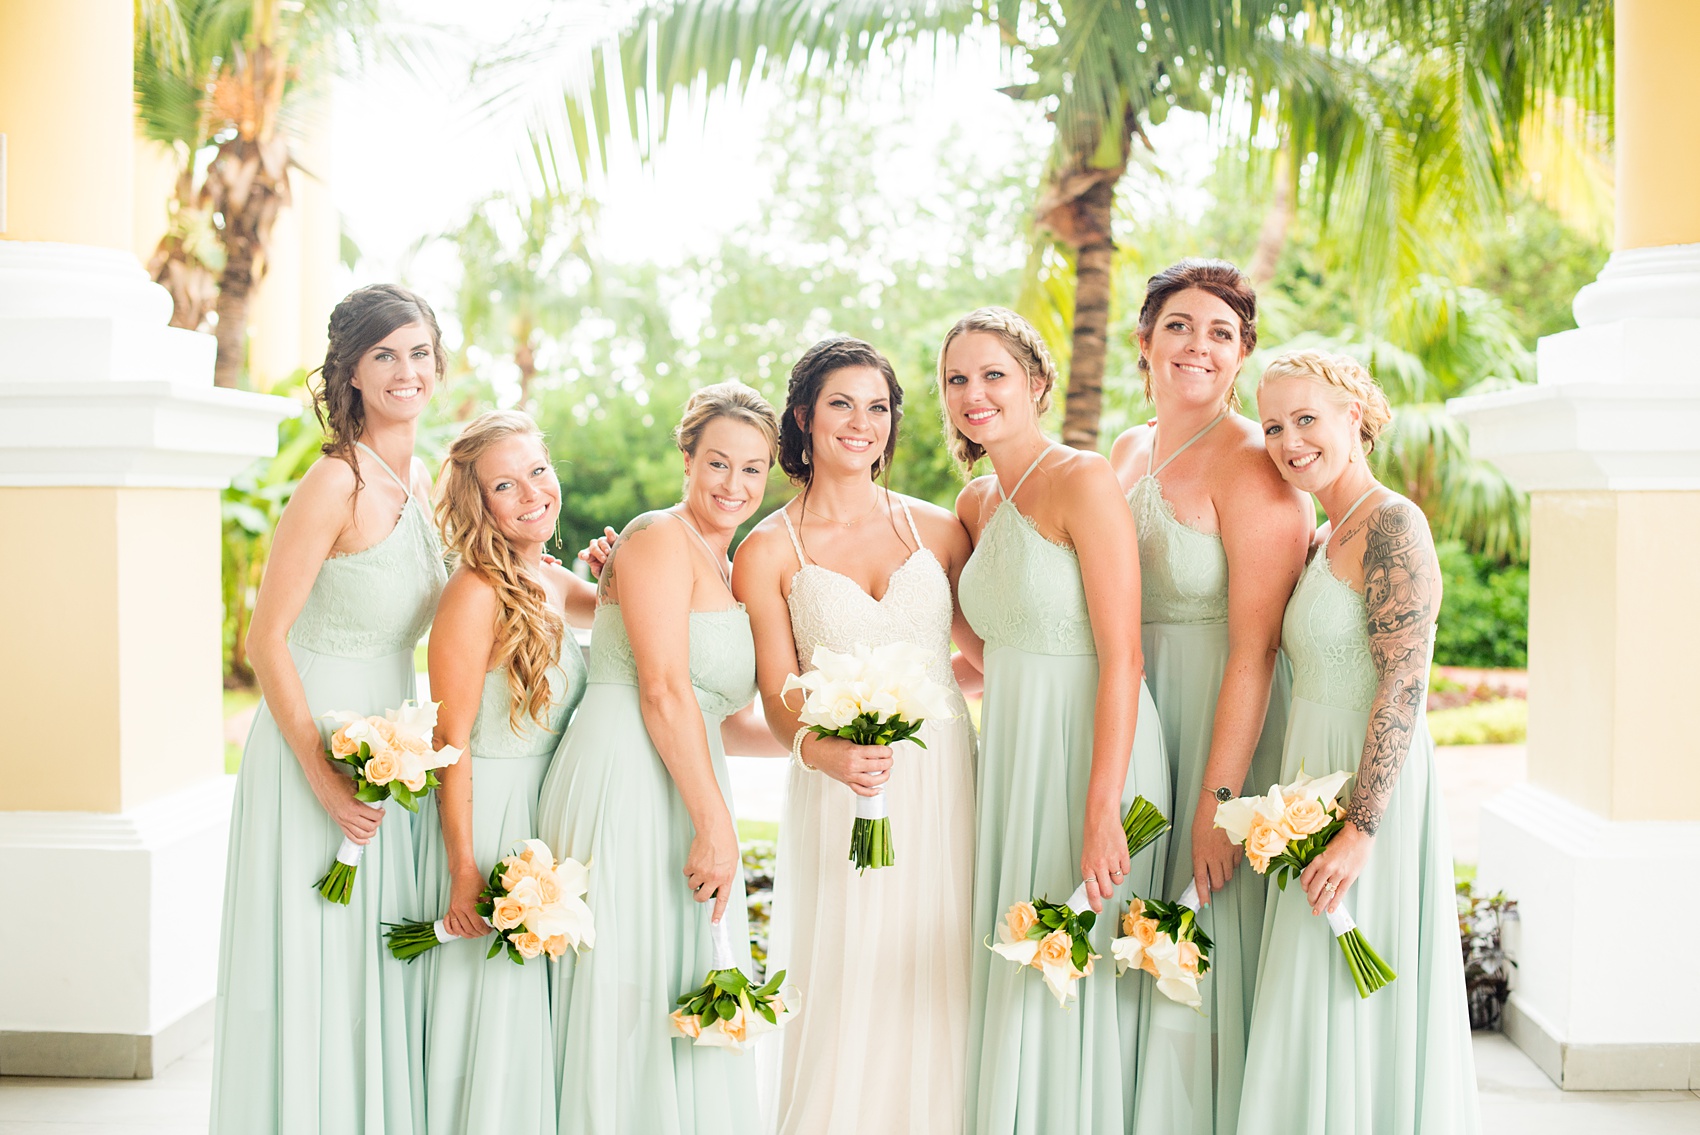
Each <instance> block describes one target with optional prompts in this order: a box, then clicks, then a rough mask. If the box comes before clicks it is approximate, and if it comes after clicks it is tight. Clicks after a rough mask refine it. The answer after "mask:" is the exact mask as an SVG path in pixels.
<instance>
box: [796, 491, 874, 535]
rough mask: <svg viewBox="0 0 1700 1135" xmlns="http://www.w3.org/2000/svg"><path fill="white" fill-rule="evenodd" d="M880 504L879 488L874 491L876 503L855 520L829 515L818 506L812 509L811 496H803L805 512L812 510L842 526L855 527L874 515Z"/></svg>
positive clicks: (829, 522) (825, 519)
mask: <svg viewBox="0 0 1700 1135" xmlns="http://www.w3.org/2000/svg"><path fill="white" fill-rule="evenodd" d="M879 506H880V493H879V490H877V489H876V490H875V491H874V503H873V504H871V505H869V506H868V511H866V512H864V513H863V514H862V515H861V516H858V517H857V518H856V519H855V520H840V519H838V518H837V517H836V516H828V515H827V514H826V513H824V512H822V511H821V510H820V509H818V508H817V509H810V508H809V498H808V496H807V495H806V494H805V495H804V497H803V511H804V512H805V513H808V512H811V511H812V512H813V513H814V514H815V515H816V516H818V517H820V518H821V519H822V520H824V521H826V522H827V523H828V524H837V525H839V526H840V527H842V528H854V527H855V526H856V525H858V524H860V523H862V521H864V520H866V519H867V518H868V517H870V516H872V515H873V514H874V509H876V508H878V507H879Z"/></svg>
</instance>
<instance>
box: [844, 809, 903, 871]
mask: <svg viewBox="0 0 1700 1135" xmlns="http://www.w3.org/2000/svg"><path fill="white" fill-rule="evenodd" d="M850 862H851V863H853V864H855V866H856V870H857V871H858V872H860V871H866V870H867V869H868V868H870V867H890V866H891V865H892V864H893V863H895V862H897V858H896V857H895V856H894V855H892V852H891V820H890V818H889V817H888V816H887V815H886V810H885V793H883V792H882V793H880V794H879V795H878V796H858V797H856V822H855V823H854V824H852V825H851V826H850Z"/></svg>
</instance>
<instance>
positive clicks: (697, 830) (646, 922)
mask: <svg viewBox="0 0 1700 1135" xmlns="http://www.w3.org/2000/svg"><path fill="white" fill-rule="evenodd" d="M675 436H676V437H677V439H678V442H679V447H680V449H681V450H682V451H683V453H684V455H685V469H686V491H685V499H684V500H683V501H682V502H681V503H680V504H678V505H676V506H674V507H673V508H671V509H668V510H665V511H660V512H650V513H645V514H644V515H642V516H640V517H638V518H637V519H636V520H634V521H632V522H631V524H629V525H628V526H627V527H626V530H625V532H624V533H622V534H621V536H620V538H619V540H618V541H617V542H616V544H615V545H614V549H613V551H612V552H611V553H610V555H609V557H608V560H607V563H606V565H605V566H604V567H603V570H602V583H601V588H602V591H601V599H602V602H601V605H600V606H599V607H598V608H597V610H596V614H595V622H594V624H593V627H592V630H591V640H590V641H591V646H590V684H589V686H588V688H587V689H586V691H585V695H584V700H583V702H581V703H580V705H579V709H578V713H577V715H576V716H575V717H574V718H573V722H572V724H571V726H570V727H569V728H568V729H567V733H566V736H565V737H564V738H563V739H562V741H561V746H560V749H559V750H558V751H557V752H556V754H555V761H554V764H553V765H552V766H551V767H550V769H549V774H548V776H547V778H546V779H545V780H544V783H543V796H542V802H541V805H540V808H539V813H540V822H539V830H540V834H541V836H542V838H543V839H544V840H545V841H546V842H547V843H548V844H549V846H550V847H552V848H554V849H555V851H556V854H558V855H570V856H572V857H573V858H575V859H577V860H579V861H580V862H582V863H585V864H587V865H588V866H589V867H590V893H589V895H588V896H587V901H588V902H589V903H590V907H591V910H592V911H593V912H594V914H595V918H596V946H595V948H594V949H591V950H588V951H585V952H584V953H583V954H580V955H578V956H574V955H572V954H570V953H569V954H568V955H567V956H565V957H563V958H562V959H561V960H560V962H559V963H556V964H557V969H556V972H555V974H554V981H553V1004H554V1030H555V1062H556V1085H557V1091H558V1099H559V1103H558V1123H559V1127H558V1130H559V1131H560V1132H561V1135H747V1133H753V1132H756V1131H757V1130H758V1128H759V1124H760V1120H759V1111H758V1104H757V1100H756V1078H755V1064H754V1061H755V1057H754V1055H753V1054H749V1053H737V1052H732V1051H728V1050H726V1049H723V1048H713V1047H708V1046H704V1045H695V1044H693V1043H692V1042H690V1041H688V1040H685V1039H683V1038H680V1037H678V1036H677V1035H676V1034H675V1032H674V1030H673V1028H672V1023H671V1021H670V1020H669V1015H670V1014H671V1013H672V1012H673V1010H674V1009H675V1008H677V1006H676V1004H675V999H676V998H677V997H678V996H679V995H680V994H681V993H684V992H686V991H688V990H691V989H694V988H696V987H697V986H699V985H701V984H702V981H703V979H704V977H705V976H706V975H707V973H708V971H709V969H710V962H711V959H712V952H711V946H710V937H709V935H710V931H709V924H710V920H711V919H713V920H716V921H718V920H721V919H724V921H725V925H726V927H727V929H728V937H729V938H730V940H731V943H732V952H733V957H734V961H735V962H736V964H737V966H738V968H740V969H742V970H743V971H744V972H745V973H746V974H751V973H752V972H753V971H752V969H751V962H750V949H749V941H750V940H749V929H748V924H747V921H746V915H745V909H744V884H743V873H742V867H741V861H740V856H739V850H738V837H737V831H736V827H735V823H734V820H733V813H732V805H731V785H730V782H729V780H728V777H727V770H726V757H725V751H724V746H723V743H722V733H721V730H722V723H723V722H724V721H725V720H726V718H727V717H728V715H730V714H733V713H734V712H736V711H738V710H740V709H741V708H743V707H744V706H746V705H748V704H749V703H750V701H751V699H752V698H753V697H754V694H755V646H754V642H753V640H752V639H751V635H750V623H749V618H748V616H746V615H745V614H744V610H743V608H742V607H741V606H740V605H738V604H737V603H735V602H734V601H733V598H732V592H731V582H730V568H729V565H728V562H727V547H728V545H729V544H730V542H731V539H732V536H733V534H734V532H735V531H736V529H737V527H738V525H739V524H741V523H743V522H744V521H745V520H747V519H749V518H750V517H751V516H753V515H754V514H755V511H756V509H757V507H758V506H759V505H760V504H761V498H762V493H763V490H764V489H765V488H766V485H767V476H768V470H769V468H770V467H771V465H772V462H773V457H774V446H775V443H776V441H777V437H778V424H777V422H776V421H775V419H774V415H773V410H772V408H771V407H770V406H768V404H767V403H766V402H765V401H764V400H763V399H762V398H761V396H760V395H758V394H757V393H756V392H755V391H753V390H751V389H750V388H749V387H746V386H742V385H740V384H737V383H722V384H720V385H718V386H710V387H705V388H704V389H702V390H699V391H697V392H696V393H695V394H694V395H692V397H691V400H690V402H689V403H688V404H687V406H686V409H685V415H684V419H683V421H681V423H680V425H679V428H678V430H677V431H676V435H675ZM758 729H759V733H760V736H761V737H762V738H765V743H766V746H767V747H769V748H771V747H773V741H772V739H771V738H770V737H767V736H766V730H765V728H759V727H758ZM739 747H740V748H742V747H743V745H742V744H740V746H739ZM803 1011H804V1012H807V1011H808V1010H807V1003H806V1002H805V1004H804V1008H803Z"/></svg>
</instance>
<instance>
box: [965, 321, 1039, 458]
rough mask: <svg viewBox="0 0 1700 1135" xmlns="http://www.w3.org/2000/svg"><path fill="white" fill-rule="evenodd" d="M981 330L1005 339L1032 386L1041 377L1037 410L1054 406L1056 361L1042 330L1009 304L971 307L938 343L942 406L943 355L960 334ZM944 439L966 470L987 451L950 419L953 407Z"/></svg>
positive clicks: (1007, 347) (1004, 343)
mask: <svg viewBox="0 0 1700 1135" xmlns="http://www.w3.org/2000/svg"><path fill="white" fill-rule="evenodd" d="M975 331H980V332H984V333H986V334H988V335H996V336H997V337H998V340H999V341H1000V342H1002V343H1003V345H1004V349H1005V350H1007V351H1008V352H1009V353H1010V356H1011V357H1012V358H1014V359H1015V361H1016V362H1017V363H1018V364H1020V366H1021V369H1022V371H1023V372H1024V373H1025V374H1026V376H1027V383H1028V385H1029V387H1031V385H1032V383H1033V380H1034V379H1035V378H1037V379H1039V380H1040V388H1039V396H1038V398H1036V399H1035V400H1034V407H1035V409H1034V412H1035V413H1036V414H1039V415H1041V416H1042V415H1044V414H1045V412H1046V411H1048V410H1049V409H1050V408H1051V391H1052V390H1054V389H1055V388H1056V385H1057V364H1056V363H1055V362H1053V361H1052V359H1051V352H1050V350H1049V348H1047V347H1046V346H1045V341H1044V340H1043V339H1041V338H1040V337H1039V332H1037V331H1036V330H1034V329H1033V325H1032V324H1031V323H1029V322H1027V321H1026V320H1025V319H1023V318H1021V316H1019V315H1017V314H1015V312H1013V311H1011V310H1009V309H1008V308H1007V307H982V308H979V309H978V310H975V311H971V312H969V313H968V314H967V315H965V316H963V317H962V318H961V319H958V320H957V321H956V324H955V326H953V327H952V328H951V329H950V330H949V331H947V332H946V333H945V337H944V342H943V343H940V344H939V404H940V407H941V409H943V407H944V402H945V379H946V377H947V375H946V373H945V366H944V357H945V354H946V353H947V352H948V351H949V350H950V345H951V343H953V342H955V340H956V338H957V336H959V335H966V334H969V333H970V332H975ZM943 412H944V433H945V441H946V442H947V443H948V444H949V446H950V455H951V457H953V458H955V459H956V464H957V465H958V466H959V467H960V468H961V469H962V472H963V473H964V474H966V473H967V472H968V471H969V470H971V469H973V468H974V464H975V462H977V461H979V460H980V458H982V457H984V456H985V455H986V451H985V449H984V448H983V447H982V446H980V445H979V444H978V443H976V442H973V441H970V440H969V439H968V436H967V435H966V434H964V433H963V432H962V431H961V430H959V429H957V428H956V425H955V423H953V422H952V421H951V420H950V411H949V410H948V409H944V411H943Z"/></svg>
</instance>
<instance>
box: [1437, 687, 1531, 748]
mask: <svg viewBox="0 0 1700 1135" xmlns="http://www.w3.org/2000/svg"><path fill="white" fill-rule="evenodd" d="M1428 728H1429V732H1430V733H1432V734H1433V735H1434V743H1435V744H1436V745H1508V744H1517V743H1520V742H1522V741H1526V740H1528V736H1529V703H1528V702H1526V701H1524V700H1523V699H1522V698H1496V699H1495V700H1493V701H1479V702H1472V703H1470V704H1469V705H1461V706H1458V707H1457V708H1456V709H1437V710H1433V711H1431V712H1430V713H1429V715H1428Z"/></svg>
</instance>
